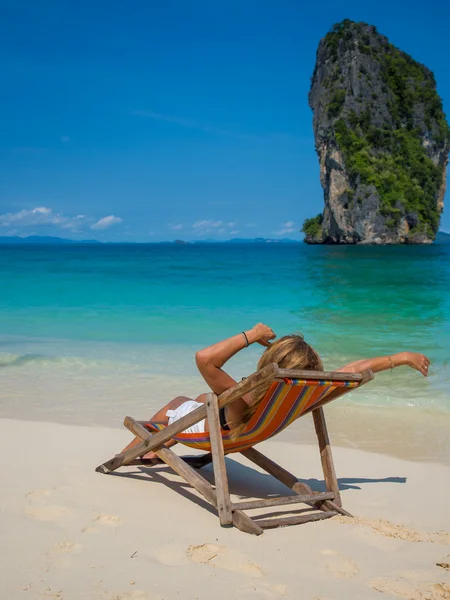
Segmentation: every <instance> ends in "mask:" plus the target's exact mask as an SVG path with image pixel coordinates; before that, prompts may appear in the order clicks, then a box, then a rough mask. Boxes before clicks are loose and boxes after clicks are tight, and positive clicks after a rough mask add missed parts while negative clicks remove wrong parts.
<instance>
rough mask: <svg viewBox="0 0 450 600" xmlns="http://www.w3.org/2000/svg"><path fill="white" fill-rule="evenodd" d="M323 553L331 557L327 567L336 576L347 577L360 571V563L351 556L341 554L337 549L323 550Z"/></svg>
mask: <svg viewBox="0 0 450 600" xmlns="http://www.w3.org/2000/svg"><path fill="white" fill-rule="evenodd" d="M322 554H323V555H324V556H330V557H331V558H330V560H329V562H327V569H328V570H329V571H330V572H331V573H333V575H334V576H335V577H338V578H339V579H347V578H348V577H354V576H355V575H357V574H358V573H359V569H358V565H357V564H356V563H355V562H354V561H353V560H352V559H351V558H348V557H346V556H343V555H342V554H339V552H336V550H322Z"/></svg>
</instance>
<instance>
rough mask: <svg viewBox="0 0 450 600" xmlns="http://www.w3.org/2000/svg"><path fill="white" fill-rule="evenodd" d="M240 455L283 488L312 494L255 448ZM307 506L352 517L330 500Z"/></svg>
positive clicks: (302, 484)
mask: <svg viewBox="0 0 450 600" xmlns="http://www.w3.org/2000/svg"><path fill="white" fill-rule="evenodd" d="M241 454H242V455H243V456H245V457H246V458H248V459H249V460H251V461H252V462H253V463H255V465H258V466H259V467H261V468H262V469H264V471H266V473H269V474H270V475H272V476H273V477H275V479H278V481H280V482H281V483H284V485H285V486H287V487H288V488H290V489H291V490H292V491H293V492H295V493H296V494H299V495H302V494H310V495H312V494H314V492H313V491H312V489H311V488H310V487H309V485H307V484H306V483H303V482H301V481H299V480H298V479H297V477H295V475H292V473H289V471H287V470H286V469H284V468H283V467H281V466H280V465H278V464H277V463H276V462H274V461H273V460H271V459H270V458H267V456H265V455H264V454H262V453H261V452H259V451H258V450H256V448H249V449H248V450H244V451H243V452H241ZM328 491H333V490H328ZM333 492H334V491H333ZM309 505H310V506H313V507H314V508H317V509H319V510H336V511H337V512H338V513H340V514H341V515H345V516H347V517H351V516H352V515H351V514H350V513H349V512H347V511H346V510H344V509H343V508H342V507H341V506H340V505H338V504H337V503H336V502H335V501H332V500H325V501H318V502H311V503H309Z"/></svg>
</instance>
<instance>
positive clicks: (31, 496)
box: [25, 490, 51, 502]
mask: <svg viewBox="0 0 450 600" xmlns="http://www.w3.org/2000/svg"><path fill="white" fill-rule="evenodd" d="M50 494H51V491H50V490H34V491H32V492H28V493H27V494H25V498H28V501H29V502H36V501H38V502H40V501H42V500H45V498H48V497H49V496H50Z"/></svg>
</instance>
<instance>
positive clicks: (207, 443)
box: [96, 364, 373, 535]
mask: <svg viewBox="0 0 450 600" xmlns="http://www.w3.org/2000/svg"><path fill="white" fill-rule="evenodd" d="M371 379H373V372H372V371H371V370H367V371H364V372H363V373H333V372H324V371H295V370H288V369H281V368H279V367H278V365H276V364H271V365H268V366H266V367H264V368H263V369H261V370H260V371H257V372H256V373H254V374H253V375H250V377H248V378H246V379H245V380H243V381H242V382H240V383H238V384H237V385H236V386H235V387H233V388H231V389H229V390H226V391H225V392H223V393H222V394H220V396H218V397H217V396H216V395H215V394H213V393H210V394H209V395H208V399H207V401H206V402H205V404H204V406H201V407H199V408H197V409H196V410H194V411H192V412H191V413H189V414H187V415H185V416H184V417H182V418H181V419H179V420H178V421H176V422H174V423H172V424H171V425H168V426H167V425H163V424H161V423H152V422H147V421H136V420H134V419H132V418H131V417H125V420H124V425H125V427H127V428H128V429H129V430H130V431H131V432H132V433H133V434H134V435H135V436H137V437H138V438H140V439H141V440H142V441H141V443H140V444H138V445H136V446H135V447H134V448H131V449H129V450H127V451H126V452H124V453H122V454H118V455H116V456H115V457H114V458H112V459H111V460H108V461H107V462H105V463H103V464H102V465H100V466H98V467H97V469H96V471H98V472H100V473H110V472H112V471H115V470H116V469H118V468H119V467H122V466H126V465H136V464H143V463H142V462H141V460H140V459H138V457H140V456H142V455H143V454H145V453H146V452H149V451H150V450H153V451H154V452H155V453H156V455H157V456H158V457H159V458H160V459H161V461H162V462H164V463H165V464H167V465H168V466H169V467H171V468H172V469H173V470H174V471H175V472H176V473H178V475H180V477H182V478H183V479H184V480H185V481H186V482H188V483H189V484H190V485H192V487H194V488H195V489H196V490H197V491H198V492H199V493H200V494H201V495H202V496H203V497H204V498H206V500H207V501H208V502H210V503H211V504H212V505H213V506H214V507H215V508H216V510H217V512H218V515H219V520H220V524H221V525H222V526H229V525H234V526H235V527H237V528H238V529H240V530H241V531H245V532H247V533H252V534H256V535H259V534H261V533H263V531H264V529H269V528H273V527H280V526H286V525H295V524H300V523H307V522H309V521H318V520H321V519H327V518H329V517H333V516H335V515H337V514H343V515H347V516H351V515H350V513H348V512H347V511H346V510H344V509H343V508H342V502H341V497H340V493H339V486H338V482H337V479H336V474H335V470H334V465H333V458H332V455H331V447H330V442H329V438H328V432H327V427H326V423H325V416H324V412H323V408H322V407H323V405H324V404H326V403H328V402H330V401H331V400H335V399H336V398H338V397H339V396H342V395H343V394H345V393H347V392H349V391H351V390H354V389H355V388H358V387H361V385H363V384H365V383H367V382H368V381H370V380H371ZM249 392H257V393H260V392H265V395H264V397H263V400H262V401H261V403H260V404H259V406H258V408H257V410H256V412H255V414H254V415H253V416H252V418H251V419H250V421H249V422H248V423H247V425H246V427H245V429H244V431H243V432H242V433H241V434H240V435H239V437H238V438H237V439H235V440H233V439H232V438H231V435H230V433H229V432H228V431H223V430H221V427H220V420H219V410H220V408H222V407H223V406H227V404H230V402H233V401H234V400H236V399H237V398H241V397H242V396H243V395H244V394H247V393H249ZM310 412H312V415H313V419H314V425H315V430H316V434H317V438H318V442H319V450H320V457H321V462H322V469H323V474H324V480H325V485H326V490H327V491H326V492H320V493H319V492H313V491H312V490H311V488H310V487H309V486H308V485H306V484H305V483H302V482H300V481H299V480H298V479H297V478H296V477H295V476H294V475H292V474H291V473H289V472H288V471H286V469H284V468H283V467H281V466H280V465H278V464H276V463H275V462H273V461H272V460H270V459H269V458H267V457H266V456H264V455H263V454H262V453H261V452H259V451H258V450H256V449H255V448H254V446H255V445H256V444H258V443H259V442H262V441H264V440H266V439H268V438H270V437H273V436H274V435H276V434H277V433H279V432H280V431H282V430H283V429H285V428H286V427H287V426H288V425H290V424H291V423H292V422H293V421H295V420H296V419H298V418H299V417H301V416H303V415H305V414H307V413H310ZM205 417H206V418H207V419H208V424H209V432H208V433H202V434H186V433H183V431H184V430H185V429H186V428H188V427H190V426H191V425H193V424H194V423H198V422H199V421H201V420H202V419H204V418H205ZM169 439H175V440H177V441H178V442H180V443H182V444H184V445H185V446H188V447H190V448H196V449H199V450H204V451H206V452H207V454H206V455H203V456H200V457H198V456H197V457H185V458H183V457H180V456H178V455H177V454H175V453H174V452H172V450H170V449H168V448H165V447H164V445H163V444H164V443H165V442H167V441H168V440H169ZM233 452H240V453H241V454H243V455H244V456H245V457H246V458H247V459H249V460H250V461H252V462H253V463H255V464H256V465H258V466H259V467H261V468H262V469H263V470H265V471H266V472H267V473H269V474H271V475H272V476H274V477H275V478H276V479H278V480H279V481H281V482H282V483H283V484H285V485H286V486H287V487H288V488H290V489H291V490H292V491H293V492H295V495H290V496H278V497H274V498H268V499H261V500H249V501H244V502H232V501H231V498H230V493H229V489H228V477H227V471H226V462H225V455H226V454H229V453H233ZM210 462H212V463H213V469H214V482H215V486H214V487H213V486H212V485H211V484H210V483H209V481H207V479H205V478H204V477H203V476H202V475H201V474H200V473H199V469H200V468H201V467H203V466H204V465H206V464H209V463H210ZM299 503H301V504H306V505H307V507H308V508H303V509H302V510H300V511H297V512H299V513H300V514H295V515H293V516H282V517H278V518H271V517H270V516H269V517H268V518H266V517H267V516H266V515H263V516H262V518H261V515H259V516H258V515H256V516H255V515H254V516H253V517H252V518H251V517H250V516H248V514H247V513H246V512H244V511H247V510H252V509H260V508H269V507H274V506H288V505H289V506H290V505H296V504H299ZM291 512H295V508H294V511H292V510H291Z"/></svg>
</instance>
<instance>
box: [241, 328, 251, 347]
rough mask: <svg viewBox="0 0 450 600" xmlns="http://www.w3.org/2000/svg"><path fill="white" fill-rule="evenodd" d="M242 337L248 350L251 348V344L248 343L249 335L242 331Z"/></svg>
mask: <svg viewBox="0 0 450 600" xmlns="http://www.w3.org/2000/svg"><path fill="white" fill-rule="evenodd" d="M241 333H242V335H243V336H244V340H245V347H246V348H248V347H249V345H250V344H249V343H248V337H247V334H246V333H245V331H241Z"/></svg>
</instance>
